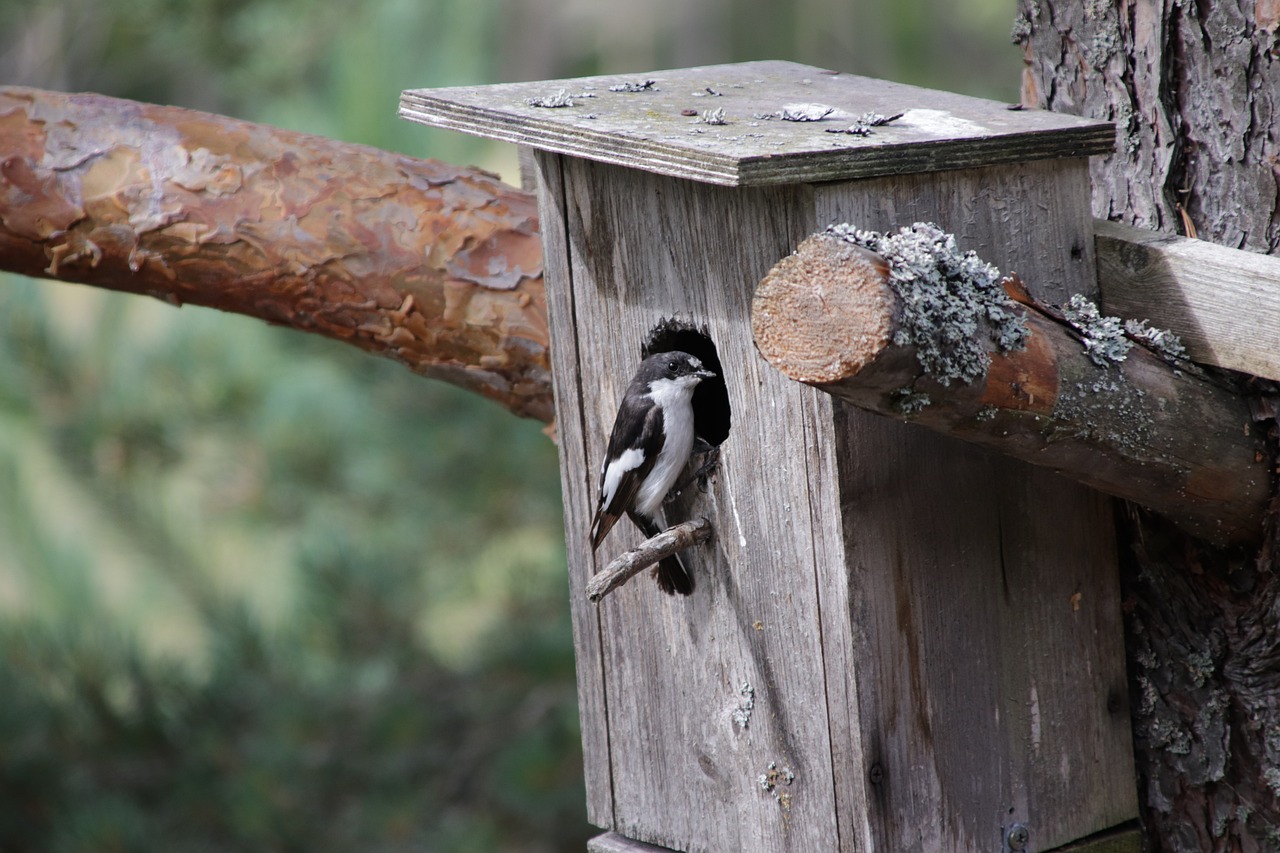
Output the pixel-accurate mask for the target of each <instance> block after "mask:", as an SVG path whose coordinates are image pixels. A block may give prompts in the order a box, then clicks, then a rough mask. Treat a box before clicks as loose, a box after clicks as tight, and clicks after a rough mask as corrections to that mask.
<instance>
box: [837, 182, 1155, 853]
mask: <svg viewBox="0 0 1280 853" xmlns="http://www.w3.org/2000/svg"><path fill="white" fill-rule="evenodd" d="M815 196H816V198H815V201H816V205H817V218H818V221H819V224H820V225H826V224H829V223H833V222H851V223H853V224H855V225H856V226H858V227H865V228H872V229H876V230H882V231H883V230H886V229H891V228H894V227H896V226H897V225H899V224H902V223H910V222H914V221H920V220H930V221H934V222H937V223H938V224H939V225H940V226H941V227H942V228H944V229H946V230H947V231H949V232H952V233H955V234H956V235H957V238H958V240H959V241H960V245H961V247H962V248H972V249H975V250H977V251H978V252H979V253H981V254H983V255H984V256H985V257H987V258H989V259H990V260H992V261H993V262H995V263H997V264H998V265H1000V266H1001V267H1002V268H1005V269H1017V270H1019V271H1021V272H1023V274H1024V275H1030V276H1033V277H1034V278H1035V280H1036V281H1037V282H1041V283H1043V282H1051V283H1052V284H1053V289H1052V290H1051V291H1050V290H1048V289H1047V288H1046V289H1043V290H1041V292H1039V293H1037V294H1036V295H1037V296H1038V297H1039V298H1041V299H1048V300H1051V301H1062V300H1063V299H1064V298H1065V295H1066V294H1067V293H1071V292H1085V293H1090V292H1092V291H1093V288H1094V280H1093V257H1092V240H1091V236H1092V221H1091V217H1090V214H1089V208H1088V183H1087V171H1086V164H1085V161H1084V160H1083V159H1081V160H1079V161H1077V162H1075V163H1068V164H1063V163H1056V164H1052V168H1048V164H1029V165H1028V166H1027V167H1026V168H1025V169H1022V168H1020V169H1018V170H1009V169H1002V168H990V169H974V170H970V171H966V172H948V173H944V174H940V175H934V176H906V177H902V178H894V179H879V180H873V181H866V182H857V183H851V184H847V185H846V184H830V185H826V186H824V187H822V188H820V189H818V190H816V192H815ZM1009 199H1018V200H1019V203H1018V204H1012V203H1009V202H1008V200H1009ZM835 411H836V414H837V424H836V429H835V435H836V436H837V441H838V453H839V468H840V482H841V496H842V510H843V523H844V531H845V547H846V551H847V558H846V559H847V561H848V565H849V576H848V578H847V579H845V580H844V581H843V582H846V583H847V584H848V585H849V591H848V593H847V605H845V606H847V607H849V608H850V613H849V619H850V620H851V621H852V623H853V624H854V625H855V626H856V630H857V632H858V633H857V635H856V637H855V647H854V649H853V651H852V652H851V654H850V658H851V659H852V660H853V661H855V662H856V663H855V665H854V666H852V667H849V668H848V669H846V670H844V671H835V670H833V669H832V668H831V667H828V682H829V686H828V693H829V694H831V695H847V696H858V697H860V698H861V704H860V717H859V718H858V719H857V720H856V724H857V725H859V726H860V729H859V733H858V737H857V738H856V740H859V741H861V742H863V743H865V744H866V749H867V750H868V752H867V756H866V759H865V764H863V773H864V774H865V775H866V778H868V779H870V780H871V782H872V784H870V785H869V786H868V791H869V792H870V796H869V808H870V811H871V815H870V820H871V825H872V826H873V827H874V828H875V839H874V840H875V844H874V845H873V849H877V850H881V849H883V850H895V851H897V850H909V851H922V853H923V851H933V850H977V849H986V848H987V847H988V846H989V845H990V844H991V840H992V839H995V838H999V830H1000V827H1001V826H1002V825H1005V824H1007V823H1009V822H1010V821H1012V820H1017V821H1022V822H1025V823H1028V824H1034V825H1035V826H1036V827H1037V830H1036V838H1037V847H1039V846H1040V845H1043V846H1045V847H1049V846H1053V845H1057V844H1062V843H1066V842H1068V841H1071V840H1073V839H1075V838H1079V837H1081V835H1082V834H1087V833H1090V832H1096V831H1100V830H1102V829H1105V828H1106V827H1109V826H1114V825H1116V824H1119V823H1122V822H1124V821H1126V820H1128V819H1130V818H1131V817H1133V815H1134V814H1135V813H1136V802H1135V793H1134V786H1133V777H1132V770H1131V765H1130V764H1129V756H1130V755H1131V754H1132V747H1131V744H1130V733H1129V727H1128V720H1127V716H1126V714H1125V713H1124V709H1123V705H1124V698H1125V696H1126V695H1127V693H1126V689H1125V678H1124V671H1125V670H1124V660H1123V652H1122V649H1121V648H1120V645H1119V643H1118V642H1117V641H1116V638H1117V637H1118V636H1119V635H1120V627H1119V618H1120V613H1119V590H1118V583H1117V567H1116V556H1115V543H1114V531H1113V526H1112V518H1111V510H1110V502H1109V500H1107V499H1106V498H1104V497H1103V496H1101V495H1099V494H1098V493H1097V492H1094V491H1092V490H1090V489H1087V488H1085V487H1083V486H1080V485H1078V484H1075V483H1071V482H1069V481H1066V480H1064V479H1062V478H1060V477H1057V476H1056V475H1053V474H1050V473H1048V472H1045V471H1040V470H1037V469H1034V468H1031V467H1030V466H1027V465H1025V464H1023V463H1020V462H1016V461H1013V460H1006V459H1001V458H998V457H996V456H995V455H993V454H990V453H988V452H985V451H982V450H980V449H976V448H971V447H968V446H966V445H964V444H962V443H960V442H958V441H955V440H953V439H948V438H945V437H942V436H934V435H930V434H928V433H926V432H924V431H923V430H921V429H919V428H917V427H914V426H910V425H904V424H899V423H896V422H891V421H888V420H886V419H884V418H879V417H876V416H874V415H870V414H868V413H865V412H862V411H860V410H857V409H854V408H853V407H851V406H847V405H840V406H837V408H836V410H835ZM823 583H824V584H827V585H829V584H831V579H830V578H824V579H823ZM1077 595H1078V597H1077ZM820 598H821V599H822V600H823V601H824V602H828V601H829V602H830V607H831V610H827V609H826V607H825V606H824V611H823V624H824V626H825V625H829V624H836V623H837V622H838V614H837V613H836V612H835V611H836V608H838V607H840V606H841V595H840V594H839V593H838V592H836V591H833V592H832V594H831V595H829V596H827V595H825V594H824V593H823V592H820ZM835 729H836V726H834V725H833V730H835ZM1082 780H1087V781H1085V782H1084V783H1083V784H1082ZM866 807H868V806H863V805H862V804H861V803H859V802H857V801H856V800H853V799H846V798H845V795H844V793H843V792H842V791H841V790H840V789H837V811H838V812H841V813H844V812H847V811H851V810H857V809H860V808H866Z"/></svg>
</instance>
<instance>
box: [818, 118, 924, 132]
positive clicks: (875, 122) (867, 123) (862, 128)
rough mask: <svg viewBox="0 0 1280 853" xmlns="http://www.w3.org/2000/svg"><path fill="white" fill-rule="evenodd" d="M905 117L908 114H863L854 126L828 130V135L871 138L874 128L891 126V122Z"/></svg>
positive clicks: (855, 121) (854, 121)
mask: <svg viewBox="0 0 1280 853" xmlns="http://www.w3.org/2000/svg"><path fill="white" fill-rule="evenodd" d="M904 115H906V113H896V114H895V115H891V116H887V115H883V114H881V113H863V114H862V115H860V116H858V117H857V118H856V119H854V120H853V124H851V125H849V126H848V127H832V128H828V129H827V133H847V134H849V135H850V136H870V135H871V134H872V133H874V132H875V131H873V130H872V128H874V127H881V126H883V125H886V124H889V123H890V122H894V121H897V120H898V119H900V118H902V117H903V116H904Z"/></svg>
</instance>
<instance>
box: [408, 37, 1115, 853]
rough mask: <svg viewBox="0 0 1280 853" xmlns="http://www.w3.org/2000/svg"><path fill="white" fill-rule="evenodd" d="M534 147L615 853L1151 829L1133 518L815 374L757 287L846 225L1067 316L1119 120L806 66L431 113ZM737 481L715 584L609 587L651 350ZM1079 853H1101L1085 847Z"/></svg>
mask: <svg viewBox="0 0 1280 853" xmlns="http://www.w3.org/2000/svg"><path fill="white" fill-rule="evenodd" d="M401 112H402V115H404V116H405V117H407V118H409V119H412V120H414V121H418V122H422V123H424V124H430V125H434V126H439V127H446V128H452V129H455V130H460V131H463V132H465V133H470V134H475V135H478V136H483V137H488V138H493V139H499V140H505V141H508V142H514V143H518V144H520V145H524V146H528V147H531V148H532V149H534V150H535V152H536V153H535V159H536V168H537V176H538V199H539V209H540V215H541V227H542V234H543V247H544V253H545V261H544V262H545V276H546V287H547V304H548V313H549V315H550V317H549V319H550V324H551V340H552V361H553V370H554V386H555V398H556V414H557V425H558V431H559V448H560V463H561V481H562V486H563V499H564V506H565V525H566V542H567V546H568V564H569V565H568V568H569V575H570V589H571V593H572V602H571V607H572V613H573V627H574V641H575V646H576V654H577V673H578V691H579V700H580V710H581V716H582V738H583V751H584V759H585V772H586V784H587V799H588V804H587V805H588V816H589V818H590V820H591V822H592V823H593V824H595V825H597V826H599V827H601V828H602V829H603V830H605V831H606V832H605V833H604V834H602V835H601V836H599V837H598V838H596V839H595V840H593V841H592V842H591V844H590V849H592V850H595V851H640V850H653V849H654V847H653V846H650V845H656V846H657V847H658V848H666V849H671V850H687V851H740V850H753V851H755V850H796V851H855V850H856V851H895V853H901V851H928V853H936V851H955V852H956V853H970V851H978V850H993V851H995V850H1038V851H1048V850H1052V849H1054V848H1058V847H1062V846H1063V845H1068V844H1071V843H1073V842H1077V841H1079V840H1080V839H1086V838H1090V837H1095V838H1096V837H1097V835H1098V834H1099V833H1106V832H1107V831H1109V830H1111V829H1113V828H1115V827H1117V826H1120V825H1122V824H1125V823H1126V822H1128V821H1131V820H1132V819H1133V818H1134V816H1135V815H1136V812H1137V809H1136V802H1135V784H1134V776H1133V764H1132V749H1131V743H1130V730H1129V714H1128V707H1127V695H1128V693H1127V687H1126V682H1125V664H1124V654H1123V639H1122V630H1121V617H1120V605H1119V589H1118V583H1119V582H1118V571H1117V557H1116V546H1115V535H1114V530H1113V520H1112V506H1111V501H1110V499H1109V498H1106V497H1104V496H1102V495H1101V494H1099V493H1097V492H1095V491H1092V490H1090V489H1089V488H1087V487H1085V486H1082V485H1080V484H1078V483H1075V482H1071V481H1068V480H1066V479H1063V478H1060V477H1059V476H1057V475H1055V474H1053V473H1051V472H1048V471H1045V470H1042V469H1039V468H1034V467H1031V466H1029V465H1027V464H1025V463H1023V462H1019V461H1016V460H1012V459H1008V458H1006V457H1003V456H1000V455H998V454H995V453H992V452H990V451H988V450H984V449H981V448H978V447H974V446H972V445H969V444H966V443H964V442H961V441H957V440H955V439H954V438H949V437H946V436H940V435H935V434H933V433H929V432H926V431H924V430H922V429H920V428H919V427H916V426H914V425H911V424H904V423H899V422H897V421H893V420H890V419H887V418H883V417H880V416H877V415H874V414H869V413H866V412H864V411H862V410H860V409H856V408H853V407H851V406H850V405H848V404H847V403H843V402H841V401H840V400H837V399H835V398H833V397H832V396H830V395H828V394H826V393H824V392H823V391H821V390H818V389H815V388H813V387H810V386H808V385H804V384H801V383H799V382H796V381H793V380H791V379H788V378H787V377H785V376H783V375H782V374H781V373H780V372H779V371H778V370H776V369H774V368H773V367H772V366H771V365H770V364H769V363H768V362H767V361H766V360H765V359H764V358H763V357H762V356H761V355H760V353H759V351H758V350H757V347H756V345H755V343H754V341H753V337H752V322H751V320H752V317H751V311H752V298H753V294H754V293H755V290H756V287H757V284H758V283H759V282H760V281H761V279H762V278H763V277H764V276H765V274H766V273H767V272H768V271H769V270H770V268H771V267H772V266H773V265H774V264H775V263H777V262H778V261H779V260H780V259H782V258H784V257H786V256H787V255H788V254H789V253H791V252H792V251H793V250H794V249H795V248H796V247H797V245H798V244H799V243H800V242H801V241H802V240H804V239H805V238H806V237H807V236H809V235H810V234H812V233H814V232H816V231H820V230H822V229H824V228H826V227H827V226H828V225H830V224H832V223H850V224H852V225H854V226H856V227H858V228H864V229H876V230H880V231H892V230H896V229H897V228H899V227H900V226H905V225H910V224H911V223H914V222H918V221H925V222H932V223H936V224H937V225H938V226H939V227H940V228H942V229H944V230H945V231H947V232H950V233H952V234H954V235H955V236H956V240H957V242H958V244H959V246H960V247H961V248H962V249H972V250H975V251H976V252H977V253H978V254H979V255H980V256H981V257H982V258H983V259H984V260H986V261H989V262H991V263H993V264H996V265H997V266H999V267H1000V268H1001V269H1002V270H1005V271H1016V272H1017V273H1019V274H1020V276H1021V278H1022V280H1023V281H1025V282H1026V283H1027V284H1028V286H1029V287H1030V288H1031V289H1032V290H1033V292H1034V296H1036V297H1037V298H1038V299H1040V300H1042V301H1043V302H1046V303H1058V304H1060V303H1062V302H1064V301H1065V300H1066V298H1067V297H1068V296H1069V295H1070V294H1072V293H1085V294H1089V295H1094V294H1095V291H1096V283H1095V272H1094V245H1093V237H1092V217H1091V213H1090V207H1089V195H1090V193H1089V172H1088V156H1089V155H1090V154H1097V153H1101V152H1104V151H1106V150H1109V148H1110V146H1111V144H1112V140H1113V128H1112V126H1111V125H1110V124H1108V123H1104V122H1098V121H1091V120H1086V119H1081V118H1076V117H1070V116H1062V115H1056V114H1052V113H1048V112H1040V111H1031V110H1016V109H1012V108H1010V107H1008V106H1007V105H1005V104H997V103H992V102H989V101H984V100H978V99H974V98H969V97H962V96H959V95H954V94H950V93H945V92H937V91H930V90H926V89H920V88H915V87H911V86H904V85H898V84H894V83H889V82H884V81H879V80H871V79H866V78H862V77H857V76H852V75H848V74H843V73H838V72H834V71H826V70H822V69H819V68H811V67H807V66H803V65H797V64H793V63H788V62H750V63H743V64H736V65H722V66H713V67H705V68H691V69H684V70H676V71H665V72H653V73H649V74H640V75H623V76H608V77H592V78H583V79H574V80H559V81H549V82H535V83H519V84H510V85H494V86H479V87H471V88H451V89H436V90H413V91H408V92H405V93H404V95H403V99H402V103H401ZM668 350H682V351H686V352H688V353H690V354H693V355H695V356H696V357H698V358H699V359H701V361H702V362H703V364H705V365H706V366H707V367H708V368H709V369H711V370H713V371H714V372H715V373H716V374H717V376H716V378H714V379H709V380H705V381H704V382H703V383H702V385H700V386H699V387H698V390H697V392H696V394H695V397H694V410H695V423H696V427H697V430H698V432H699V434H700V435H701V437H702V438H703V439H704V440H705V441H706V442H708V443H710V444H712V445H715V446H718V448H719V460H718V466H717V468H716V469H715V471H714V473H713V474H711V475H710V477H708V478H705V482H702V483H699V482H698V481H696V480H695V481H693V482H692V483H689V484H688V485H686V487H685V488H683V489H682V490H680V493H679V495H678V496H675V497H674V498H673V499H671V500H670V501H669V502H668V504H667V505H666V507H665V515H666V520H667V522H668V523H674V522H677V521H682V520H685V519H693V518H706V519H707V520H708V521H709V522H710V524H711V527H712V529H713V531H714V535H713V537H712V539H711V540H710V541H709V542H707V543H705V544H701V545H697V546H695V547H692V548H690V549H688V550H686V551H685V552H684V553H683V555H682V557H683V560H684V562H685V564H686V566H688V567H689V569H690V571H691V573H692V575H693V579H694V590H693V592H692V594H691V595H688V596H672V595H665V594H663V593H662V592H661V591H660V590H659V589H658V588H657V586H655V585H654V584H653V583H652V582H650V581H648V580H646V579H644V578H638V579H637V580H635V581H633V582H631V583H629V584H627V585H625V586H623V587H622V588H620V589H618V590H617V591H616V592H614V593H612V594H611V595H609V596H608V597H606V598H605V599H603V600H602V601H601V602H600V603H598V604H597V603H593V602H592V601H590V600H588V598H587V597H586V595H585V594H584V589H585V587H586V585H587V583H588V581H589V580H590V579H591V578H592V576H593V575H594V574H595V573H596V572H597V571H598V570H599V569H600V567H602V566H603V565H605V563H607V562H608V561H609V560H610V559H611V558H612V557H614V556H616V555H617V554H618V553H620V552H622V551H624V550H626V549H627V548H629V547H632V546H635V545H636V544H638V543H639V542H640V541H641V540H642V539H643V538H644V537H643V536H642V534H640V533H639V532H638V531H637V530H635V529H634V528H633V527H632V526H631V525H630V524H628V523H627V522H625V521H624V522H622V523H620V524H619V525H618V526H617V528H616V529H615V531H614V532H613V533H612V534H611V535H610V536H609V537H608V538H607V539H605V541H604V543H603V544H602V545H601V547H600V548H599V550H598V551H597V552H593V550H592V548H591V544H590V542H589V538H588V532H589V530H590V527H591V523H592V516H593V513H594V511H595V504H596V494H597V489H598V486H599V477H600V472H601V465H602V461H603V459H604V454H605V450H606V445H607V443H608V441H609V436H610V430H611V428H612V426H613V422H614V417H615V413H616V412H617V411H618V406H619V402H620V400H621V398H622V395H623V392H624V390H625V388H626V386H627V383H628V382H629V380H630V379H631V377H632V375H633V374H634V373H635V371H636V367H637V365H638V364H639V362H640V361H641V359H642V357H644V356H646V355H648V354H650V353H655V352H664V351H668ZM1073 849H1074V848H1073Z"/></svg>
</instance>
